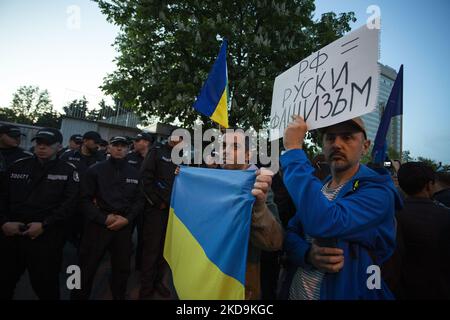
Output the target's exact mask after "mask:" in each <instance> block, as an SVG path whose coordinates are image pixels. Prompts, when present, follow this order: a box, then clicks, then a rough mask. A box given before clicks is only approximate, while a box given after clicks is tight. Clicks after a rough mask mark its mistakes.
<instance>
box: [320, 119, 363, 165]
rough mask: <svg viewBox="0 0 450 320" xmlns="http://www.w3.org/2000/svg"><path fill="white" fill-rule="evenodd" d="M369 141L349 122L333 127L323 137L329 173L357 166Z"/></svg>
mask: <svg viewBox="0 0 450 320" xmlns="http://www.w3.org/2000/svg"><path fill="white" fill-rule="evenodd" d="M369 146H370V141H369V140H366V139H365V137H364V133H362V132H361V131H360V130H358V129H357V128H355V126H353V125H352V124H351V122H344V123H339V124H336V125H333V126H331V127H329V128H327V129H326V131H325V134H324V136H323V149H324V155H325V159H326V161H327V162H328V163H329V165H330V168H331V172H333V173H339V172H343V171H347V170H349V169H351V168H353V167H355V166H357V165H358V164H359V161H360V160H361V157H362V156H364V155H365V154H366V153H367V151H368V150H369Z"/></svg>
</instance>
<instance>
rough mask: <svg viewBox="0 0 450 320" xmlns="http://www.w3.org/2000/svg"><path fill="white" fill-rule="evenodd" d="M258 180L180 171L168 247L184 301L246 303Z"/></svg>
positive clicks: (239, 174) (245, 174)
mask: <svg viewBox="0 0 450 320" xmlns="http://www.w3.org/2000/svg"><path fill="white" fill-rule="evenodd" d="M255 178H256V176H255V172H254V171H237V170H236V171H235V170H219V169H203V168H189V167H182V168H181V170H180V173H179V174H178V175H177V177H176V179H175V183H174V187H173V191H172V199H171V203H170V212H169V222H168V225H167V232H166V240H165V243H164V258H165V259H166V261H167V263H168V264H169V266H170V269H171V271H172V276H173V284H174V286H175V290H176V292H177V295H178V297H179V298H180V299H183V300H184V299H207V300H216V299H233V300H241V299H244V297H245V270H246V261H247V251H248V242H249V235H250V224H251V223H250V222H251V212H252V206H253V203H254V201H255V198H254V196H253V195H252V194H251V190H252V187H253V184H254V182H255Z"/></svg>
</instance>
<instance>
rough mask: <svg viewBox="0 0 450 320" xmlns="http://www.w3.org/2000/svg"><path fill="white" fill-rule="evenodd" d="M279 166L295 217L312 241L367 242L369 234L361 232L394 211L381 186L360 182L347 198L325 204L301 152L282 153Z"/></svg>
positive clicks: (390, 196)
mask: <svg viewBox="0 0 450 320" xmlns="http://www.w3.org/2000/svg"><path fill="white" fill-rule="evenodd" d="M281 165H282V168H283V172H284V182H285V185H286V188H287V189H288V191H289V194H290V195H291V197H292V199H293V201H294V203H295V206H296V208H297V214H296V215H297V216H298V219H299V220H300V221H301V224H302V226H303V229H304V231H305V233H307V234H308V235H310V236H311V237H313V238H316V237H323V238H340V239H342V240H347V239H348V240H352V241H355V240H356V241H367V240H368V239H367V237H368V236H369V234H371V233H370V232H369V233H366V232H365V231H367V230H369V229H370V228H372V227H374V226H377V225H379V224H380V222H381V221H382V220H383V219H385V217H386V215H387V214H389V213H392V214H393V212H394V209H393V208H394V195H393V194H392V192H391V191H390V190H389V189H388V188H387V187H386V186H384V185H383V184H382V183H364V184H363V183H361V184H360V186H359V189H358V192H355V193H353V194H352V195H351V196H349V197H343V198H338V199H336V200H335V201H329V200H328V199H327V198H326V197H325V196H324V195H323V194H322V192H321V189H322V183H321V182H320V181H319V179H317V178H316V177H314V176H313V171H314V169H313V168H312V166H311V165H310V164H309V161H308V159H307V158H306V155H305V153H304V152H303V150H290V151H288V152H286V153H285V154H284V155H283V156H282V157H281Z"/></svg>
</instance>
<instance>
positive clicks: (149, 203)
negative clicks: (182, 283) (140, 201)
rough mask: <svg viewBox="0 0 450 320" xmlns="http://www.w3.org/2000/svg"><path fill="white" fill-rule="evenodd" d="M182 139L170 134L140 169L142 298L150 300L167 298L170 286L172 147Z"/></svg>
mask: <svg viewBox="0 0 450 320" xmlns="http://www.w3.org/2000/svg"><path fill="white" fill-rule="evenodd" d="M172 133H173V131H172ZM181 141H182V139H181V137H178V136H175V135H173V134H171V136H170V137H169V141H168V143H167V144H164V145H157V146H155V147H153V148H152V149H150V151H149V153H148V155H147V157H146V158H145V160H144V163H143V164H142V168H141V187H143V192H144V196H145V198H146V207H145V209H144V227H143V255H142V267H141V289H140V292H139V296H140V298H141V299H150V298H152V297H153V294H154V293H158V294H160V295H161V296H163V297H168V296H169V295H170V291H169V289H168V285H167V283H166V284H163V282H164V274H165V273H166V272H167V270H168V266H167V263H166V262H165V261H164V258H163V256H162V252H163V248H164V238H165V233H166V228H167V220H168V215H169V207H170V197H171V193H172V186H173V181H174V178H175V170H176V168H177V166H176V165H175V164H174V163H173V162H172V160H171V153H172V149H173V147H175V146H176V145H177V144H178V143H180V142H181Z"/></svg>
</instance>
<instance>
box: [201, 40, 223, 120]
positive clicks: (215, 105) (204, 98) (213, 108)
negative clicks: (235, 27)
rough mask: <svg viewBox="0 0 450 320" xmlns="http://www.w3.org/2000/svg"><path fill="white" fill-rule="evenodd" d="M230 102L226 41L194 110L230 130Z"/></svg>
mask: <svg viewBox="0 0 450 320" xmlns="http://www.w3.org/2000/svg"><path fill="white" fill-rule="evenodd" d="M228 101H229V97H228V70H227V41H226V40H225V39H224V40H223V42H222V46H221V47H220V52H219V55H218V56H217V59H216V61H215V62H214V65H213V67H212V68H211V71H210V72H209V75H208V79H206V82H205V84H204V85H203V88H202V90H201V91H200V94H199V96H198V97H197V100H196V101H195V103H194V109H195V110H197V111H198V112H200V113H202V114H204V115H205V116H208V117H209V118H210V119H211V120H212V121H214V122H216V123H218V124H219V125H221V126H222V127H225V128H228Z"/></svg>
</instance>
